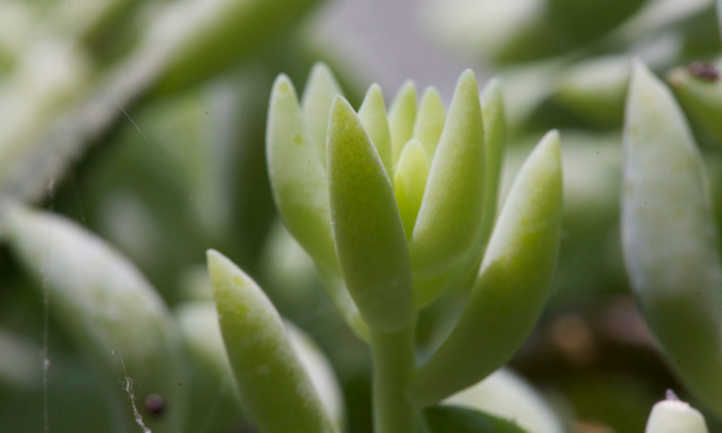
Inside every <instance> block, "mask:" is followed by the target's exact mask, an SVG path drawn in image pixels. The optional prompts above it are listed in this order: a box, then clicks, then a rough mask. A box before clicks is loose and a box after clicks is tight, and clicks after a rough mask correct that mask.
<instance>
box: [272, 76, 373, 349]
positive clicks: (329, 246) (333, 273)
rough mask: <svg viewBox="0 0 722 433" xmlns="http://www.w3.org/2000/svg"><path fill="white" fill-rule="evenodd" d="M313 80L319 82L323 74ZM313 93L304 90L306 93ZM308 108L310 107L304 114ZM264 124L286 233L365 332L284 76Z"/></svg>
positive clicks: (323, 181)
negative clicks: (344, 277) (341, 266)
mask: <svg viewBox="0 0 722 433" xmlns="http://www.w3.org/2000/svg"><path fill="white" fill-rule="evenodd" d="M315 70H316V71H318V72H316V75H317V76H318V75H321V76H324V75H325V72H323V71H324V68H323V67H321V66H319V67H317V68H316V69H315ZM315 80H316V81H320V80H321V78H316V79H315ZM311 81H314V79H313V78H312V79H311ZM326 83H327V84H328V82H326ZM309 85H310V84H309ZM316 86H320V84H317V85H316ZM314 93H315V92H312V91H310V90H309V91H307V95H313V94H314ZM307 98H308V99H307V101H310V100H315V99H316V96H313V97H312V96H307ZM318 98H319V99H320V97H318ZM315 105H320V102H319V103H318V104H316V103H313V104H312V103H311V102H306V105H305V106H306V107H312V106H315ZM310 112H311V109H310V108H308V109H307V112H306V113H310ZM314 113H315V115H320V114H318V113H316V112H315V111H314ZM308 116H309V114H307V115H306V117H308ZM267 122H268V123H267V130H266V158H267V161H268V173H269V178H270V181H271V189H272V191H273V198H274V200H275V202H276V206H277V207H278V210H279V212H280V214H281V218H282V219H283V222H284V224H285V225H286V228H288V231H289V232H290V233H291V234H292V235H293V236H294V237H295V238H296V240H297V241H298V243H299V244H301V246H302V247H303V248H304V249H305V250H306V251H307V252H308V254H309V255H310V256H311V257H313V260H314V261H315V263H316V265H317V266H318V267H319V270H320V273H321V276H322V278H323V279H324V283H325V284H324V288H325V289H326V291H327V292H328V294H329V296H330V297H331V299H332V300H333V302H334V304H335V305H336V306H337V307H338V308H339V309H340V311H341V313H342V315H343V316H344V318H345V319H346V321H347V322H348V323H349V324H350V325H351V326H352V328H353V329H354V330H356V331H357V333H359V335H363V334H364V328H365V326H364V324H363V322H362V321H361V319H360V317H359V314H358V310H357V309H356V306H355V305H354V303H353V300H352V299H351V297H350V296H349V294H348V292H347V291H346V289H345V287H344V285H343V284H342V283H340V281H339V273H340V269H339V266H338V261H337V259H336V250H335V246H334V241H333V233H332V231H331V212H330V209H329V194H328V179H327V178H326V172H325V169H324V167H323V166H322V164H321V159H320V155H319V145H318V143H317V142H315V141H313V140H311V139H309V138H308V135H307V133H306V130H305V129H304V114H303V112H302V111H301V108H300V106H299V104H298V99H297V97H296V91H295V89H294V88H293V84H291V81H290V80H289V79H288V77H286V76H285V75H281V76H279V77H278V78H277V79H276V82H275V83H274V85H273V90H272V92H271V102H270V106H269V109H268V121H267ZM324 137H325V133H324Z"/></svg>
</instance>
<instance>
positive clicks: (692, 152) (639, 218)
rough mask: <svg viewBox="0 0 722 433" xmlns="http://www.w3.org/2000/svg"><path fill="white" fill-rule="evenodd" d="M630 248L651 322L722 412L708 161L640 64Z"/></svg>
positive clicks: (627, 214) (720, 295)
mask: <svg viewBox="0 0 722 433" xmlns="http://www.w3.org/2000/svg"><path fill="white" fill-rule="evenodd" d="M622 243H623V249H624V258H625V264H626V267H627V272H628V274H629V278H630V282H631V285H632V288H633V289H634V293H635V294H636V296H637V299H638V300H639V302H640V304H641V307H642V311H643V313H644V317H645V319H646V321H647V323H648V324H649V325H650V328H651V330H652V332H653V333H654V335H655V336H656V337H657V339H658V340H659V342H660V343H661V346H662V348H663V350H664V352H666V354H667V355H668V358H667V359H668V360H669V361H670V363H671V364H672V366H673V367H674V369H675V370H676V372H677V373H678V374H679V375H680V377H681V378H682V380H683V381H684V382H685V384H686V385H687V386H688V387H689V388H690V390H691V391H692V392H694V393H695V394H696V395H697V396H698V397H699V398H700V399H701V400H702V401H704V402H705V403H706V404H707V405H708V406H709V407H710V409H713V410H715V411H716V413H717V414H722V351H720V349H719V348H720V347H722V314H720V312H722V270H721V269H720V263H719V252H718V251H717V233H716V228H715V223H714V219H713V214H712V209H711V206H710V202H709V196H708V185H707V178H706V174H705V170H704V167H703V165H702V160H701V158H700V155H699V152H698V151H697V149H696V147H695V143H694V140H693V138H692V135H691V133H690V131H689V128H688V127H687V124H686V123H685V121H684V117H683V116H682V113H681V111H680V109H679V107H678V106H677V103H676V102H675V100H674V98H673V97H672V95H671V93H670V92H669V91H668V90H667V89H666V88H665V87H664V86H663V85H662V84H661V83H660V82H659V81H658V80H657V79H656V78H655V77H654V76H653V75H652V74H651V73H650V72H649V71H648V70H647V69H646V67H645V66H644V65H642V64H641V63H636V64H635V65H634V67H633V73H632V78H631V82H630V88H629V96H628V99H627V109H626V120H625V126H624V188H623V198H622Z"/></svg>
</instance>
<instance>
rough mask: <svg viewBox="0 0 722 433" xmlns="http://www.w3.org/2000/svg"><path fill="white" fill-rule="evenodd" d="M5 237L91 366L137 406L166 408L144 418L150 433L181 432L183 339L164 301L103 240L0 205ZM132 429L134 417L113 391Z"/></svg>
mask: <svg viewBox="0 0 722 433" xmlns="http://www.w3.org/2000/svg"><path fill="white" fill-rule="evenodd" d="M3 206H4V208H3V214H2V225H3V232H4V233H3V235H4V236H7V241H8V242H9V245H10V247H11V249H12V251H13V252H14V253H15V255H16V256H17V257H18V259H19V260H20V261H21V262H22V264H23V265H24V266H25V267H26V268H27V269H28V270H29V272H30V273H31V274H32V276H33V277H34V278H35V279H36V280H37V281H38V282H42V285H40V284H39V285H38V287H43V288H44V290H46V291H47V292H46V294H47V297H48V302H49V303H48V311H49V312H50V313H51V314H52V315H53V316H54V317H55V318H56V319H57V322H58V323H59V324H60V325H62V326H63V327H64V328H65V330H66V331H67V333H68V334H69V335H70V336H71V338H72V340H73V341H74V343H75V345H76V346H77V347H78V348H79V349H80V350H82V351H84V352H85V353H86V354H87V355H88V356H89V357H90V358H91V360H92V361H94V364H95V365H97V366H98V367H99V368H103V369H106V371H109V372H110V373H111V374H112V375H113V377H114V378H115V379H116V380H118V381H119V382H120V383H122V384H123V386H124V387H125V389H127V390H132V391H133V394H134V396H135V398H136V399H137V401H134V403H135V404H137V405H140V404H142V402H143V401H144V400H145V399H146V398H147V397H148V396H149V395H151V394H157V395H159V396H161V397H162V398H163V399H164V400H165V401H166V402H167V410H166V413H165V414H164V416H163V417H157V418H152V417H145V419H144V422H145V424H146V425H147V427H148V428H150V429H152V430H153V431H154V432H155V431H157V432H177V431H180V430H182V420H183V417H184V415H185V412H184V405H185V398H186V396H185V392H184V390H183V388H181V387H178V386H177V383H178V381H182V380H183V377H184V376H183V371H182V366H181V365H179V360H180V359H181V352H182V349H181V340H180V338H179V334H178V331H177V329H176V327H175V326H174V323H173V321H172V318H171V316H170V314H169V313H168V311H167V309H166V306H165V305H164V303H163V301H162V299H161V298H160V297H159V296H158V294H157V293H156V292H155V290H153V288H152V287H151V286H150V284H149V283H148V282H147V281H146V279H145V278H144V277H143V276H142V275H141V274H140V273H139V272H138V270H137V269H136V268H135V267H133V265H132V264H131V263H130V262H129V261H127V260H126V259H125V258H124V257H122V256H121V255H120V254H118V253H117V252H116V251H115V250H113V249H112V248H111V247H110V246H108V245H107V244H105V242H103V241H102V240H101V239H99V238H97V237H95V236H93V235H92V234H90V233H87V232H85V231H84V230H83V229H82V228H80V227H78V226H77V225H75V224H73V223H72V222H71V221H69V220H67V219H65V218H62V217H59V216H56V215H53V214H49V213H46V212H40V211H32V210H30V209H26V208H22V207H19V206H15V205H9V204H8V203H3ZM117 392H118V396H117V397H118V399H119V401H122V402H123V403H124V404H123V406H122V407H123V408H127V411H126V413H125V414H124V415H125V417H126V419H127V420H128V423H129V425H134V423H135V420H134V416H133V414H132V413H131V411H130V406H129V405H127V402H128V400H127V398H128V396H127V395H126V393H125V390H124V389H123V388H120V387H118V388H117Z"/></svg>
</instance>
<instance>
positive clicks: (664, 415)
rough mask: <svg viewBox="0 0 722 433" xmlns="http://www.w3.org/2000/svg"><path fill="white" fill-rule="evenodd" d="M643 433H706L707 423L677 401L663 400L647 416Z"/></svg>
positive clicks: (699, 414)
mask: <svg viewBox="0 0 722 433" xmlns="http://www.w3.org/2000/svg"><path fill="white" fill-rule="evenodd" d="M644 431H645V433H682V432H684V433H707V423H706V422H705V421H704V417H703V416H702V414H701V413H699V411H698V410H697V409H695V408H693V407H691V406H690V405H688V404H687V403H685V402H683V401H679V400H673V399H670V400H663V401H660V402H659V403H657V404H655V405H654V407H653V408H652V413H651V414H649V419H648V420H647V427H646V429H645V430H644Z"/></svg>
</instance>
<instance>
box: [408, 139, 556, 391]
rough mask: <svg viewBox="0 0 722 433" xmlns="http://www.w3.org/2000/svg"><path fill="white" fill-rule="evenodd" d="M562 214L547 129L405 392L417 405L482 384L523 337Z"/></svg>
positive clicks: (536, 309)
mask: <svg viewBox="0 0 722 433" xmlns="http://www.w3.org/2000/svg"><path fill="white" fill-rule="evenodd" d="M561 211H562V168H561V152H560V149H559V135H558V134H557V133H556V132H555V131H553V132H550V133H548V134H547V135H546V136H545V137H544V138H543V139H542V141H541V142H540V143H539V144H538V145H537V147H536V149H535V150H534V151H533V152H532V154H531V155H530V156H529V158H527V161H526V162H525V163H524V166H523V167H522V169H521V171H520V173H519V175H518V176H517V178H516V180H515V182H514V185H513V186H512V189H511V191H510V193H509V196H508V198H507V199H506V202H505V203H504V207H503V209H502V212H501V215H500V217H499V222H498V223H497V225H496V227H495V228H494V232H493V233H492V235H491V239H490V241H489V246H488V248H487V251H486V254H485V256H484V260H483V262H482V264H481V268H480V270H479V274H478V276H477V278H476V281H475V283H474V286H473V288H472V290H471V294H470V297H469V299H468V301H467V304H466V306H465V309H464V312H463V313H462V315H461V317H460V318H459V321H458V322H457V324H456V326H455V327H454V329H453V330H452V331H451V334H450V335H449V337H448V338H447V339H446V341H444V343H443V344H442V345H441V347H440V348H439V349H438V350H437V351H436V352H435V353H434V354H433V355H432V356H431V358H430V359H429V360H428V361H427V362H426V363H425V364H423V365H422V366H421V367H420V368H419V369H418V371H417V374H416V377H415V380H414V384H413V386H412V393H411V395H412V396H413V398H414V399H415V400H416V402H417V403H418V404H419V405H428V404H432V403H435V402H437V401H439V400H441V399H443V398H445V397H447V396H449V395H451V394H453V393H455V392H457V391H459V390H461V389H463V388H466V387H468V386H470V385H472V384H474V383H476V382H478V381H479V380H481V379H483V378H484V377H485V376H486V375H488V374H489V373H491V372H492V371H494V370H495V369H497V368H498V367H500V366H501V365H502V364H504V363H505V362H507V361H508V360H509V358H510V357H511V356H512V354H513V353H514V351H515V350H516V349H517V348H518V347H519V345H520V344H521V343H522V342H523V340H524V339H525V338H526V336H527V335H528V334H529V332H530V331H531V329H532V327H533V326H534V324H535V323H536V320H537V319H538V317H539V315H540V313H541V311H542V308H543V306H544V304H545V302H546V300H547V298H548V296H549V283H550V280H551V276H552V273H553V270H554V267H555V265H556V258H557V252H558V247H559V231H560V221H561ZM442 378H443V379H442Z"/></svg>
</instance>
